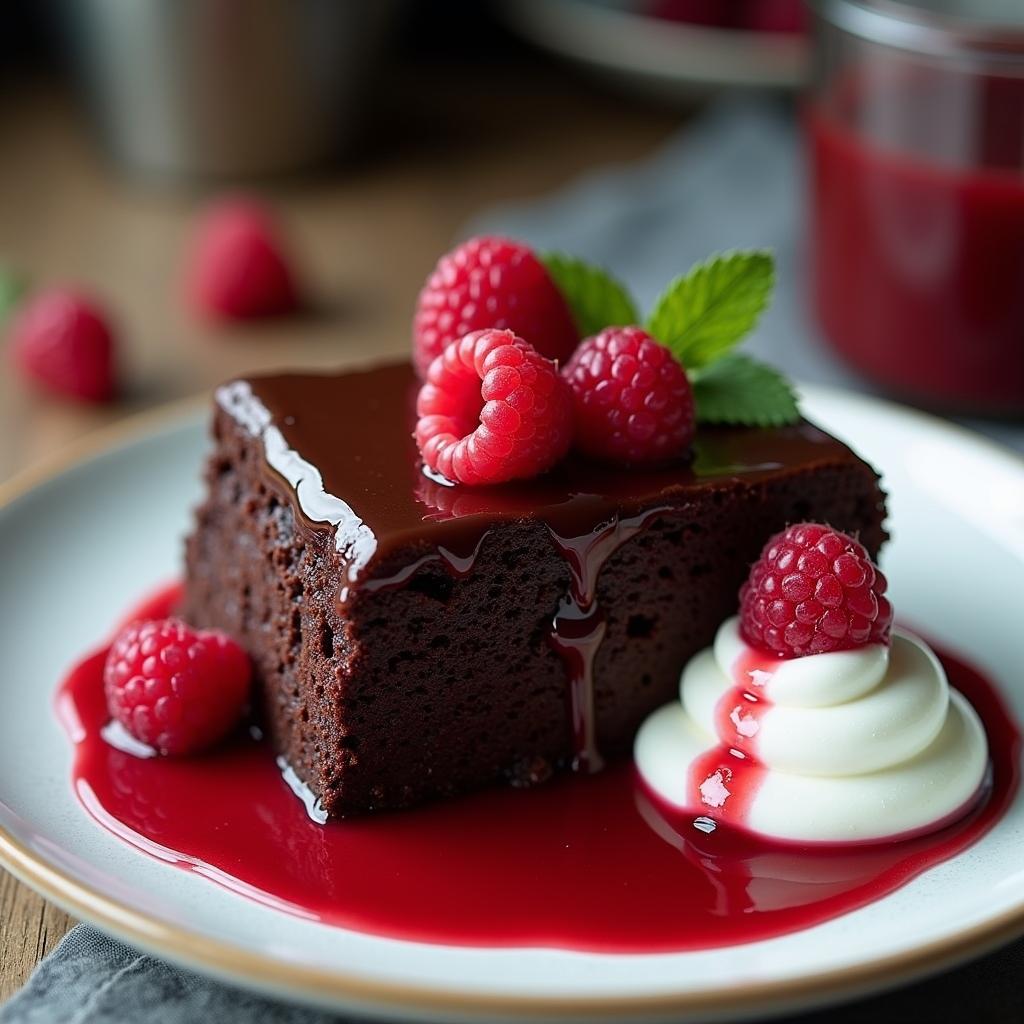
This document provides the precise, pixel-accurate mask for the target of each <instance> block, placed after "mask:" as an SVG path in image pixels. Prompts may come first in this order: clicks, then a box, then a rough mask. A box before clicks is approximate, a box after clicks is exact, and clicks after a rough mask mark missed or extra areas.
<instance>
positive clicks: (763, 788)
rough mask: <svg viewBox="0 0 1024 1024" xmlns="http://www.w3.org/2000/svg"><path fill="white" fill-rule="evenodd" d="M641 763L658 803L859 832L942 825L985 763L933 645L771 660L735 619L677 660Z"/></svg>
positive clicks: (902, 636)
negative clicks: (685, 659) (677, 675)
mask: <svg viewBox="0 0 1024 1024" xmlns="http://www.w3.org/2000/svg"><path fill="white" fill-rule="evenodd" d="M635 757H636V763H637V767H638V769H639V771H640V773H641V775H642V776H643V778H644V780H645V781H646V782H647V784H648V785H649V786H650V787H651V788H652V789H653V790H654V791H655V792H656V793H657V794H659V795H660V796H661V797H662V798H663V799H664V800H665V801H667V802H668V803H670V804H673V805H675V806H677V807H680V808H684V809H686V810H687V811H692V812H693V813H694V814H696V815H705V816H707V817H709V818H712V819H715V820H720V821H726V822H731V823H734V824H737V825H742V826H744V827H746V828H749V829H751V830H753V831H755V832H759V833H763V834H765V835H769V836H774V837H776V838H779V839H791V840H797V841H822V842H855V841H864V840H875V839H883V838H887V837H893V836H902V835H906V834H908V833H913V832H919V831H923V830H927V829H929V828H933V827H938V826H941V825H942V824H945V823H947V822H948V821H949V820H951V819H952V818H953V817H954V816H956V815H957V814H958V813H962V812H963V811H965V810H966V809H967V808H968V807H969V806H970V804H971V802H972V800H973V799H974V798H975V797H976V796H977V794H978V792H979V790H980V788H981V786H982V784H983V782H984V779H985V775H986V770H987V767H988V744H987V741H986V737H985V731H984V729H983V727H982V724H981V722H980V720H979V718H978V716H977V714H976V713H975V711H974V709H973V708H972V707H971V706H970V705H969V704H968V703H967V701H966V700H965V699H964V698H963V697H962V696H961V695H960V694H959V693H958V692H957V691H955V690H952V689H950V686H949V684H948V682H947V680H946V673H945V671H944V670H943V668H942V665H941V664H940V662H939V660H938V658H936V656H935V654H934V653H933V652H932V651H931V650H930V649H929V648H928V647H927V646H926V645H925V644H924V643H923V642H922V641H921V640H919V639H917V638H916V637H914V636H912V635H910V634H908V633H905V632H903V631H901V630H895V631H894V633H893V638H892V645H891V646H889V647H886V646H883V645H881V644H871V645H868V646H866V647H862V648H859V649H857V650H852V651H837V652H832V653H829V654H816V655H810V656H808V657H804V658H794V659H791V660H778V659H775V658H773V657H772V656H771V655H766V654H764V653H763V652H760V651H756V650H754V649H753V648H751V647H749V646H748V645H747V644H746V643H745V642H744V641H743V639H742V637H741V636H740V632H739V620H738V619H736V618H732V619H729V620H727V621H726V622H725V623H723V625H722V626H721V628H720V629H719V631H718V635H717V637H716V639H715V643H714V646H713V647H712V648H708V649H706V650H704V651H702V652H701V653H699V654H697V655H696V656H695V657H694V658H693V659H691V661H690V662H689V664H688V665H687V666H686V668H685V669H684V671H683V676H682V683H681V687H680V702H679V703H678V704H669V705H666V706H665V707H663V708H661V709H660V710H659V711H656V712H655V713H654V714H653V715H651V716H650V717H649V718H648V719H647V721H646V722H645V723H644V725H643V726H642V727H641V729H640V732H639V734H638V735H637V740H636V747H635Z"/></svg>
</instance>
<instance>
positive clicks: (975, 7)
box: [806, 0, 1024, 416]
mask: <svg viewBox="0 0 1024 1024" xmlns="http://www.w3.org/2000/svg"><path fill="white" fill-rule="evenodd" d="M813 6H814V9H815V14H816V26H815V33H816V43H815V63H814V72H813V82H812V86H811V95H810V101H809V103H808V105H807V109H806V128H807V135H808V140H809V151H810V167H811V180H810V204H811V207H810V218H809V223H810V241H811V263H810V265H811V268H812V296H813V302H814V307H815V313H816V316H817V319H818V322H819V324H820V326H821V328H822V330H823V332H824V334H825V336H826V337H827V339H828V340H829V342H830V343H831V344H832V345H833V346H834V348H835V349H836V350H837V351H838V352H839V354H840V355H841V356H843V357H844V358H845V359H846V360H847V361H848V362H849V363H850V364H852V365H853V366H854V367H855V368H857V369H858V370H860V371H861V372H862V373H864V374H865V375H866V376H868V377H870V378H872V379H874V380H875V381H876V382H877V383H878V384H880V385H882V386H883V387H884V388H885V389H886V390H888V391H890V392H892V393H895V394H897V395H900V396H903V397H906V398H909V399H911V400H916V401H919V402H924V403H926V404H930V405H933V406H939V407H941V408H945V409H947V410H960V411H974V412H987V413H998V414H1004V415H1005V414H1009V415H1011V416H1024V0H1003V2H1002V3H998V2H995V0H960V2H959V3H955V2H952V0H947V2H946V3H941V2H938V0H933V2H931V3H928V4H925V3H889V2H884V0H875V2H868V0H818V2H816V3H814V4H813ZM957 10H959V11H961V12H962V16H957V14H956V11H957ZM966 12H969V18H968V17H967V13H966ZM1014 19H1015V21H1016V24H1014Z"/></svg>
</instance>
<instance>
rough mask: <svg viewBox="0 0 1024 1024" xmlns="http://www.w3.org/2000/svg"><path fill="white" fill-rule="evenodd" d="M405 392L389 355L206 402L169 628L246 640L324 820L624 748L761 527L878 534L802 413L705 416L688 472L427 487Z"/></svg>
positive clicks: (870, 537) (283, 740)
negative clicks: (209, 426)
mask: <svg viewBox="0 0 1024 1024" xmlns="http://www.w3.org/2000/svg"><path fill="white" fill-rule="evenodd" d="M419 386H420V385H419V382H418V381H417V379H416V375H415V373H414V372H413V369H412V368H411V367H410V366H409V365H408V364H398V365H392V366H385V367H380V368H378V369H374V370H369V371H363V372H356V373H343V374H336V375H308V374H306V375H304V374H286V375H281V376H269V377H251V378H247V379H244V380H238V381H235V382H233V383H230V384H228V385H226V386H224V387H222V388H221V389H220V390H219V391H218V392H217V396H216V405H215V412H214V421H213V437H214V447H213V451H212V453H211V455H210V459H209V463H208V466H207V472H206V483H207V497H206V500H205V502H204V503H203V505H202V506H201V507H200V509H199V510H198V513H197V519H196V527H195V530H194V532H193V534H192V536H191V538H190V539H189V541H188V548H187V580H186V594H185V602H184V614H185V617H186V618H187V620H188V621H190V622H191V623H193V624H194V625H195V626H198V627H204V628H210V627H212V628H218V629H222V630H225V631H226V632H228V633H230V634H231V635H232V636H234V637H236V638H237V639H238V641H239V642H240V643H241V644H242V645H243V646H244V647H245V648H246V649H247V650H248V652H249V653H250V655H251V657H252V660H253V665H254V683H255V693H256V698H257V702H258V704H259V706H260V707H261V708H262V713H263V717H264V720H265V724H266V730H267V733H268V735H269V736H270V738H271V739H272V741H273V743H274V744H275V746H276V748H277V750H278V752H279V753H280V754H281V755H282V756H283V757H284V758H285V760H286V761H287V762H288V764H289V765H290V766H291V767H292V769H293V770H294V771H295V772H296V773H297V775H298V776H299V778H300V779H301V780H302V781H303V782H304V783H305V784H306V785H308V786H309V787H310V789H311V790H312V791H313V793H314V794H315V795H316V796H317V797H318V798H319V799H320V801H321V803H322V805H323V807H324V809H325V810H326V811H327V813H328V814H329V815H331V816H340V815H346V814H355V813H361V812H366V811H371V810H380V809H385V808H398V807H407V806H411V805H414V804H417V803H421V802H423V801H426V800H430V799H436V798H440V797H448V796H452V795H454V794H458V793H462V792H465V791H468V790H471V789H476V788H480V787H483V786H487V785H491V784H494V783H499V782H502V781H506V782H508V781H511V782H524V781H535V780H539V779H541V778H544V777H545V776H547V775H549V774H550V773H551V772H553V771H557V770H560V769H563V768H568V767H570V766H571V765H572V764H573V763H574V762H576V763H586V764H590V765H593V764H595V763H598V762H599V760H600V759H604V760H609V759H611V758H615V757H621V756H623V755H625V754H627V753H628V752H629V750H630V749H631V747H632V742H633V737H634V734H635V732H636V729H637V728H638V727H639V725H640V724H641V722H642V721H643V720H644V719H645V718H646V717H647V715H648V714H649V713H650V712H651V711H653V710H654V709H655V708H656V707H658V706H659V705H661V704H664V703H665V702H666V701H667V700H669V699H670V697H671V696H672V693H673V691H674V690H675V688H676V686H677V682H678V678H679V673H680V671H681V669H682V667H683V666H684V665H685V664H686V662H687V661H688V660H689V658H690V657H691V656H692V655H693V654H695V653H696V652H697V651H699V650H700V649H701V648H703V647H705V646H707V645H708V644H709V643H710V642H711V641H712V639H713V637H714V634H715V630H716V629H717V628H718V626H719V624H720V623H721V622H722V620H723V619H724V618H726V617H727V616H728V615H729V614H730V613H731V612H732V611H734V609H735V603H736V592H737V589H738V588H739V585H740V583H741V582H742V580H743V578H744V577H745V576H746V573H747V569H748V566H749V564H750V563H751V561H753V560H754V559H755V558H756V557H757V555H758V552H759V551H760V550H761V548H762V546H763V544H764V540H765V538H766V537H768V536H770V535H771V534H773V533H775V532H777V531H779V530H782V529H783V528H784V527H785V526H786V525H787V523H790V522H794V521H799V520H801V519H805V518H807V517H814V518H816V519H821V520H825V521H828V522H831V523H833V524H835V526H836V527H837V528H838V529H842V530H845V531H847V532H850V533H856V534H857V535H858V536H859V537H860V539H861V543H863V544H864V546H865V549H866V550H867V551H869V552H870V553H872V554H874V553H876V552H877V551H878V549H879V547H880V545H881V544H882V541H883V539H884V536H885V534H884V530H883V527H882V521H883V518H884V514H885V513H884V504H883V496H882V493H881V491H880V490H879V486H878V478H877V476H876V474H875V473H874V471H873V470H872V469H871V467H870V466H868V465H867V464H865V463H864V462H863V461H861V460H860V459H859V458H858V457H857V456H856V455H855V454H853V452H851V451H850V450H849V449H848V448H847V447H846V446H845V445H843V444H841V443H840V442H839V441H837V440H835V439H833V438H831V437H829V436H828V435H827V434H825V433H823V432H822V431H820V430H818V429H817V428H816V427H814V426H812V425H811V424H809V423H806V422H803V421H800V422H796V423H793V424H791V425H786V426H779V427H770V428H762V427H754V428H751V427H743V426H726V425H717V426H715V425H702V426H701V428H700V430H699V432H698V435H697V437H696V438H695V441H694V444H695V453H696V458H695V459H694V460H693V462H692V463H690V462H682V461H677V462H674V463H669V464H666V465H660V464H658V465H651V466H647V467H639V466H638V467H633V468H630V469H628V470H626V469H623V468H621V467H618V466H614V465H608V464H602V463H599V462H592V461H588V460H582V459H574V458H573V457H572V456H571V455H570V456H569V457H568V458H566V459H564V460H563V461H562V462H560V463H559V464H558V465H557V466H555V467H554V468H553V469H552V470H551V471H549V472H548V473H546V474H544V475H542V476H538V477H536V478H534V479H529V480H523V481H515V482H513V483H508V484H503V485H499V486H490V487H466V486H465V485H455V486H452V487H448V486H445V485H444V484H442V483H435V482H434V481H425V478H424V476H423V470H422V465H421V463H420V460H419V454H418V452H417V449H416V445H415V443H414V440H413V437H412V434H413V429H414V425H415V410H414V403H415V397H416V394H417V391H418V389H419ZM424 481H425V482H426V483H428V484H430V485H431V486H432V487H433V488H434V489H435V490H437V491H443V492H444V493H445V495H446V496H447V495H450V499H448V500H444V501H438V502H437V503H436V504H435V503H434V502H433V501H431V499H430V498H429V495H428V491H426V490H424V487H423V486H422V485H423V483H424ZM460 498H461V499H462V500H460ZM425 500H426V501H428V502H429V503H427V504H425V503H424V501H425ZM584 744H588V745H591V744H592V749H589V750H588V749H584V747H583V745H584Z"/></svg>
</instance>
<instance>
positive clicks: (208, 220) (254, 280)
mask: <svg viewBox="0 0 1024 1024" xmlns="http://www.w3.org/2000/svg"><path fill="white" fill-rule="evenodd" d="M186 289H187V292H188V296H189V299H190V301H191V303H192V305H193V306H195V308H196V309H197V310H198V311H199V312H200V313H202V314H204V315H206V316H208V317H211V318H212V319H215V320H252V319H259V318H261V317H271V316H280V315H281V314H284V313H289V312H291V311H292V310H294V309H295V308H296V307H297V306H298V305H299V297H298V291H297V288H296V284H295V278H294V275H293V273H292V270H291V267H290V266H289V262H288V258H287V256H286V254H285V250H284V245H283V242H282V239H281V235H280V232H279V229H278V227H277V224H276V223H275V221H274V218H273V215H272V214H271V213H270V211H269V210H267V209H265V208H264V207H262V206H260V205H259V204H257V203H255V202H252V201H251V200H243V199H232V200H224V201H222V202H221V203H219V204H217V205H216V206H213V207H211V208H210V209H209V210H207V211H206V213H205V214H204V215H203V217H202V218H201V220H200V222H199V224H198V227H197V229H196V234H195V238H194V240H193V246H192V250H191V252H190V256H189V263H188V266H187V269H186Z"/></svg>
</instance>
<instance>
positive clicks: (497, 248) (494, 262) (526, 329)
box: [412, 238, 579, 379]
mask: <svg viewBox="0 0 1024 1024" xmlns="http://www.w3.org/2000/svg"><path fill="white" fill-rule="evenodd" d="M487 327H495V328H502V329H506V330H510V331H514V332H515V333H516V334H518V335H519V336H520V337H521V338H525V339H526V340H527V341H528V342H529V343H530V344H531V345H532V346H533V347H534V348H535V349H536V350H537V351H538V352H539V353H540V354H541V355H542V356H547V357H548V358H549V359H558V360H564V359H568V358H569V356H570V355H571V354H572V350H573V349H574V348H575V347H576V343H577V342H578V341H579V334H578V332H577V330H576V327H575V325H574V324H573V320H572V314H571V313H570V312H569V307H568V306H567V305H566V303H565V299H563V298H562V295H561V292H559V290H558V289H557V288H556V287H555V284H554V282H553V281H552V280H551V277H550V276H549V274H548V272H547V270H545V268H544V265H543V264H542V263H541V262H540V260H538V259H537V257H536V256H535V255H534V254H533V251H532V250H531V249H529V248H528V247H527V246H525V245H523V244H521V243H520V242H513V241H510V240H508V239H505V238H471V239H470V240H469V241H468V242H464V243H463V244H462V245H460V246H459V247H458V248H457V249H454V250H453V251H452V252H450V253H448V254H447V255H445V256H442V257H441V259H440V260H439V261H438V264H437V267H436V268H435V269H434V272H433V273H432V274H431V275H430V277H429V278H428V279H427V283H426V284H425V285H424V286H423V290H422V291H421V292H420V295H419V299H418V300H417V303H416V315H415V317H414V319H413V332H412V348H413V361H414V362H415V364H416V370H417V372H418V373H419V375H420V376H421V377H422V378H424V379H426V376H427V371H428V370H429V369H430V364H431V363H432V362H433V360H434V359H436V358H437V356H439V355H440V354H441V353H442V352H443V351H444V349H445V346H446V345H448V344H449V343H451V342H453V341H457V340H458V339H459V338H461V337H463V336H464V335H466V334H468V333H469V332H470V331H479V330H483V329H484V328H487Z"/></svg>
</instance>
